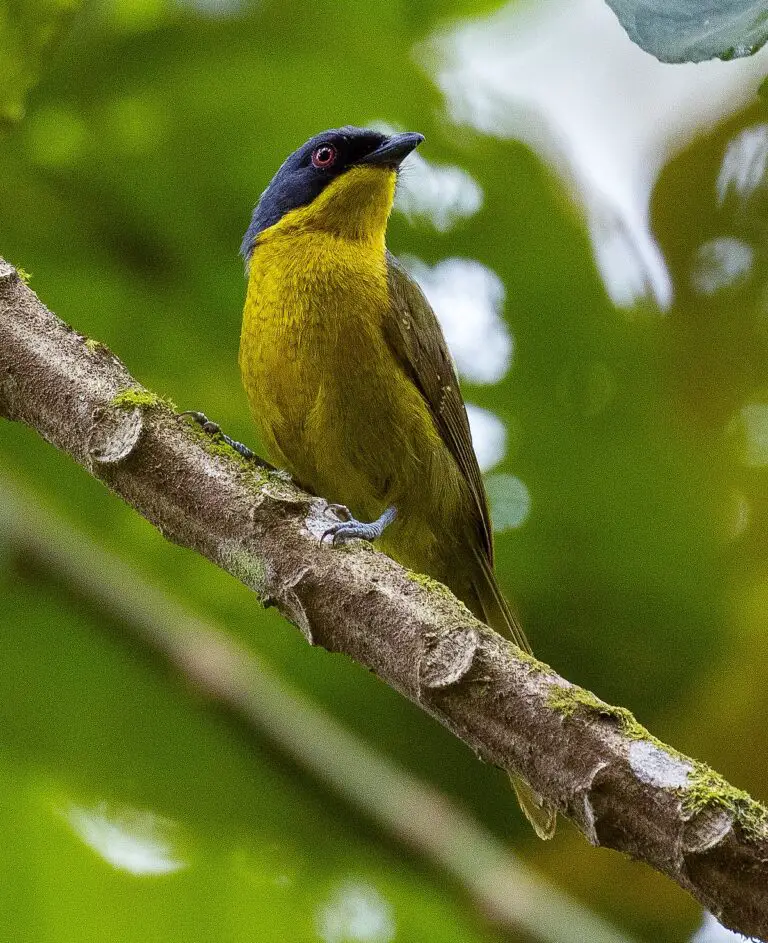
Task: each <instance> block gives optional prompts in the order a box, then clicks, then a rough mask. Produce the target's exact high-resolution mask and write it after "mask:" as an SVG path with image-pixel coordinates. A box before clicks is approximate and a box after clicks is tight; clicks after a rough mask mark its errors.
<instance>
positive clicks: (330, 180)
mask: <svg viewBox="0 0 768 943" xmlns="http://www.w3.org/2000/svg"><path fill="white" fill-rule="evenodd" d="M423 140H424V138H423V136H422V135H421V134H416V133H412V132H408V133H405V134H390V135H386V134H382V133H381V132H380V131H373V130H371V129H368V128H354V127H350V126H348V127H344V128H337V129H334V130H332V131H324V132H323V133H322V134H317V135H315V137H313V138H310V140H309V141H307V143H306V144H304V145H302V146H301V147H300V148H299V149H298V150H297V151H294V152H293V154H291V155H290V157H288V159H287V160H286V161H285V162H284V163H283V165H282V167H281V168H280V169H279V170H278V172H277V173H276V174H275V176H274V177H273V178H272V182H271V183H270V184H269V186H268V187H267V189H266V190H265V191H264V193H262V195H261V199H260V200H259V202H258V204H257V206H256V209H255V210H254V212H253V218H252V220H251V225H250V226H249V227H248V231H247V232H246V234H245V238H244V239H243V244H242V247H241V252H242V255H243V257H244V258H245V260H246V262H247V261H248V260H249V259H250V257H251V254H252V252H253V250H254V248H255V247H256V244H257V240H258V239H259V237H261V236H262V235H263V234H266V233H267V232H268V231H269V232H272V231H275V232H277V231H278V230H290V229H304V230H321V231H326V232H331V233H334V234H336V235H338V236H341V237H345V238H349V239H379V238H381V239H383V236H384V231H385V229H386V226H387V219H388V218H389V214H390V211H391V209H392V200H393V199H394V194H395V181H396V177H397V171H398V169H399V167H400V164H401V163H402V162H403V160H405V158H406V157H407V156H408V155H409V154H410V153H411V151H412V150H413V149H414V148H415V147H418V145H419V144H421V142H422V141H423Z"/></svg>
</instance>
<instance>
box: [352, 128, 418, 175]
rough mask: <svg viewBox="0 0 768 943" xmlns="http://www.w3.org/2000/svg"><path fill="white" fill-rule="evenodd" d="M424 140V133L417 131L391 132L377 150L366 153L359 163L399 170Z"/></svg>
mask: <svg viewBox="0 0 768 943" xmlns="http://www.w3.org/2000/svg"><path fill="white" fill-rule="evenodd" d="M423 140H424V135H423V134H419V133H418V132H416V131H406V132H405V133H404V134H390V136H389V137H388V138H387V139H386V140H385V141H384V143H383V144H380V145H379V146H378V147H377V148H376V150H375V151H371V153H370V154H366V156H365V157H363V158H361V159H360V160H359V161H358V163H360V164H373V165H374V166H379V167H388V168H389V169H390V170H397V168H398V167H399V166H400V164H402V162H403V161H404V160H405V158H406V157H407V156H408V155H409V154H410V153H411V151H412V150H414V149H415V148H417V147H418V146H419V144H421V142H422V141H423Z"/></svg>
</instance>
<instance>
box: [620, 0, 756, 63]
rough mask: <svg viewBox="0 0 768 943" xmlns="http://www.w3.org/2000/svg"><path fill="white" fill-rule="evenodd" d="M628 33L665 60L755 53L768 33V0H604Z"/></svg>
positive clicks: (738, 55) (673, 60)
mask: <svg viewBox="0 0 768 943" xmlns="http://www.w3.org/2000/svg"><path fill="white" fill-rule="evenodd" d="M606 2H607V3H608V5H609V6H610V7H611V9H612V10H613V11H614V12H615V14H616V16H618V18H619V20H620V21H621V24H622V26H623V27H624V29H626V31H627V33H629V37H630V39H631V40H632V41H633V42H635V43H637V44H638V46H641V47H642V48H643V49H645V51H646V52H650V53H651V55H654V56H656V58H657V59H661V61H662V62H702V61H703V60H704V59H714V58H718V59H734V58H738V57H740V56H751V55H753V54H754V53H755V52H757V50H758V49H760V48H761V47H762V46H763V45H764V44H765V41H766V39H768V6H766V3H765V0H717V2H716V3H711V2H707V0H704V2H701V0H694V2H693V3H691V2H690V0H665V2H664V3H663V4H659V3H658V2H656V0H606Z"/></svg>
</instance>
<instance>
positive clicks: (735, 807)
mask: <svg viewBox="0 0 768 943" xmlns="http://www.w3.org/2000/svg"><path fill="white" fill-rule="evenodd" d="M0 416H5V417H6V418H8V419H12V420H18V421H21V422H25V423H27V424H28V425H30V426H32V427H33V428H34V429H36V430H37V431H38V432H39V433H40V434H41V435H42V436H43V437H44V438H45V439H47V440H48V441H49V442H51V443H52V444H53V445H54V446H56V447H57V448H59V449H61V450H63V451H65V452H67V453H68V454H69V455H71V456H72V457H73V458H74V459H75V460H76V461H77V462H78V463H79V464H81V465H82V466H83V467H84V468H86V469H87V470H88V471H89V472H90V473H91V474H93V475H95V476H96V477H98V478H99V479H101V480H102V481H103V482H104V483H105V484H106V485H107V486H108V487H109V488H111V489H112V490H113V491H114V492H115V493H117V494H119V495H120V496H121V497H122V498H123V499H124V500H125V501H127V502H128V503H129V504H130V505H132V506H133V507H134V508H135V509H136V510H137V511H138V512H139V513H140V514H142V515H143V516H144V517H146V518H147V519H148V520H149V521H151V522H152V523H153V524H154V525H155V526H156V527H157V528H158V529H159V530H160V531H161V533H162V534H164V536H165V537H166V538H167V539H169V540H171V541H173V542H175V543H178V544H180V545H182V546H185V547H189V548H191V549H193V550H196V551H197V552H199V553H201V554H203V555H204V556H206V557H207V558H208V559H209V560H211V561H212V562H214V563H215V564H217V565H218V566H220V567H223V568H224V569H225V570H227V571H228V572H230V573H231V574H232V575H233V576H235V577H237V578H238V579H239V580H241V581H242V582H243V583H245V584H246V585H247V586H249V587H250V588H251V589H252V590H253V591H254V593H256V595H257V597H258V598H259V599H260V601H261V602H262V604H265V605H275V606H277V607H278V608H279V610H280V611H281V612H282V613H283V615H285V616H286V618H288V619H290V620H291V621H292V622H293V623H294V624H295V625H296V626H298V628H299V629H300V630H301V631H302V633H303V634H304V636H305V638H306V639H307V641H309V642H310V644H315V645H322V646H323V647H324V648H326V649H328V650H329V651H333V652H342V653H344V654H346V655H349V656H350V657H351V658H353V659H355V660H356V661H357V662H359V663H360V664H362V665H364V666H365V667H366V668H368V669H370V670H372V671H374V672H376V674H377V675H379V677H380V678H382V680H384V681H385V682H386V683H387V684H389V685H391V686H392V687H393V688H395V689H396V690H397V691H399V692H400V693H401V694H403V695H404V696H405V697H408V698H409V699H410V700H412V701H414V702H415V703H416V704H418V705H419V706H420V707H421V708H423V709H424V710H425V711H427V712H428V713H430V714H431V715H433V716H434V717H436V718H437V719H438V720H439V721H440V722H441V723H443V724H444V725H445V726H446V727H448V728H449V729H450V730H452V731H453V732H454V733H455V734H456V736H457V737H459V738H460V739H462V740H463V741H464V742H465V743H466V744H467V745H468V746H469V747H470V748H471V749H472V750H474V751H475V753H476V754H477V755H478V756H479V757H480V758H481V759H483V760H485V761H486V762H488V763H493V764H494V765H496V766H499V767H501V768H503V769H506V770H512V771H516V772H518V773H520V774H521V775H522V776H523V777H524V778H525V779H527V780H528V781H529V782H530V784H531V785H532V786H533V788H534V789H535V790H536V791H537V792H539V793H540V794H542V795H543V796H545V797H546V798H547V799H549V800H550V801H551V802H553V803H554V804H555V805H556V806H557V808H558V809H559V810H560V811H561V813H562V814H563V815H565V816H567V817H568V818H569V819H570V820H571V821H572V822H574V824H575V825H576V826H577V827H578V828H579V829H580V830H581V831H582V832H583V833H584V835H585V836H586V838H587V839H588V840H589V841H590V842H592V843H593V844H596V845H603V846H605V847H609V848H614V849H616V850H618V851H622V852H625V853H627V854H629V855H631V856H632V857H634V858H637V859H640V860H642V861H644V862H646V863H647V864H649V865H650V866H651V867H653V868H655V869H656V870H658V871H661V872H662V873H664V874H666V875H668V876H669V877H670V878H672V879H673V880H674V881H676V882H677V883H678V884H679V885H680V886H681V887H683V888H685V889H686V890H687V891H689V892H690V893H691V894H693V896H694V897H695V898H696V899H697V900H698V901H700V902H701V904H702V905H703V906H704V907H706V908H707V909H708V910H710V911H711V912H712V913H713V914H714V915H715V916H716V917H717V918H718V919H719V920H720V921H721V922H723V923H724V924H725V925H726V926H728V927H730V928H732V929H734V930H737V931H739V932H741V933H744V934H746V935H751V936H756V937H759V938H760V939H762V940H768V810H766V809H765V808H764V807H763V806H761V805H760V804H759V803H757V802H755V801H754V800H752V799H751V798H750V797H749V796H747V795H746V793H743V792H741V791H740V790H737V789H735V788H734V787H732V786H730V785H729V784H728V783H727V782H725V780H723V779H722V777H720V776H718V775H717V774H715V773H714V772H712V771H711V770H709V769H708V768H707V767H705V766H703V765H702V764H700V763H697V762H696V761H694V760H691V759H689V758H687V757H685V756H683V755H681V754H680V753H678V752H677V751H676V750H674V749H672V748H671V747H668V746H666V745H664V744H662V743H661V742H660V741H658V740H657V739H656V738H654V737H652V736H651V735H650V734H649V733H648V732H647V731H646V730H645V729H644V728H642V727H641V726H640V725H639V724H638V723H637V722H636V721H635V719H634V718H633V717H632V715H631V714H630V713H629V712H628V711H626V710H624V709H622V708H615V707H611V706H609V705H607V704H604V703H603V702H602V701H599V700H598V699H597V698H596V697H595V696H594V695H593V694H590V692H588V691H585V690H583V689H582V688H579V687H577V686H575V685H572V684H570V683H569V682H568V681H566V680H565V679H563V678H561V677H559V676H558V675H557V674H556V672H555V671H553V670H552V669H551V668H550V667H548V666H547V665H544V664H542V663H541V662H538V661H536V660H535V659H533V658H531V657H530V656H527V655H524V654H523V653H522V652H521V651H520V650H519V649H517V648H516V647H515V646H514V645H512V644H511V643H510V642H507V641H506V640H505V639H503V638H501V637H500V636H499V635H497V634H496V633H495V632H493V631H492V630H491V629H489V628H487V627H486V626H484V625H483V624H482V623H480V622H478V621H477V620H476V619H475V618H473V616H472V615H471V614H470V613H469V612H468V610H467V609H466V608H465V607H464V606H463V605H462V604H461V603H460V602H458V601H457V600H456V599H455V598H454V597H453V596H452V595H451V594H450V592H449V591H448V590H446V589H445V588H444V587H441V586H440V585H439V584H436V583H434V581H431V580H428V579H426V578H424V577H420V576H417V575H416V574H412V573H409V572H407V571H406V570H404V569H403V568H402V567H400V566H399V565H397V564H396V563H394V562H393V561H392V560H390V559H388V558H387V557H385V556H383V555H382V554H380V553H377V552H376V551H373V550H372V549H371V548H369V547H367V546H354V547H347V548H343V549H335V548H332V547H330V546H329V545H328V544H327V543H325V544H323V543H322V542H321V539H320V538H321V536H322V534H323V532H324V530H325V529H326V527H327V526H328V520H329V518H328V516H327V512H326V507H327V506H326V503H325V502H324V501H323V500H322V499H320V498H314V497H311V496H310V495H307V494H305V493H303V492H301V491H299V490H297V489H296V488H295V487H293V486H292V485H291V484H290V483H289V482H287V481H286V480H284V478H283V477H281V476H280V475H279V474H276V473H273V472H266V471H265V470H264V469H262V468H260V467H259V466H258V465H256V464H254V463H252V462H247V461H245V460H243V459H241V458H240V457H239V456H237V455H236V453H234V452H233V451H232V450H230V449H229V448H228V447H226V446H221V445H217V444H216V443H215V442H213V441H212V440H211V439H210V437H208V436H207V435H206V434H205V433H204V432H202V430H200V428H199V427H197V426H196V425H193V424H192V423H190V421H189V420H187V419H184V418H181V417H179V416H178V415H176V413H175V411H174V409H173V408H172V406H171V405H170V404H168V403H166V402H164V401H163V400H161V399H160V398H159V397H157V396H155V395H154V394H152V393H149V392H148V391H147V390H145V389H143V387H141V386H140V385H139V384H138V383H137V382H136V381H135V380H134V379H133V378H132V377H131V375H130V374H129V373H128V371H127V370H126V368H125V367H124V366H123V364H122V363H121V362H120V361H119V360H118V359H117V358H116V357H115V356H114V355H113V354H112V353H111V352H110V351H109V350H108V349H107V348H105V347H103V346H102V345H99V344H94V343H93V342H91V341H88V340H86V338H84V337H83V336H82V335H80V334H78V333H77V332H76V331H75V330H73V329H72V328H71V327H69V326H68V325H66V324H64V323H63V322H62V321H61V320H60V319H59V318H57V317H56V316H55V315H53V314H51V312H50V311H48V310H47V309H46V308H45V307H44V306H43V305H42V304H41V302H40V301H39V300H38V298H37V296H36V295H35V294H34V293H33V292H32V291H30V290H29V288H28V287H27V286H26V285H25V284H24V282H23V280H22V279H21V278H20V277H19V276H18V274H17V272H16V271H15V269H14V268H13V267H12V266H11V265H9V264H8V263H7V262H5V261H3V260H2V259H0Z"/></svg>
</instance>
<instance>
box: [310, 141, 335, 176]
mask: <svg viewBox="0 0 768 943" xmlns="http://www.w3.org/2000/svg"><path fill="white" fill-rule="evenodd" d="M335 161H336V148H335V147H334V146H333V144H321V145H320V147H316V148H315V149H314V151H312V166H313V167H317V168H318V169H319V170H325V169H326V167H330V166H331V165H332V164H333V163H334V162H335Z"/></svg>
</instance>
